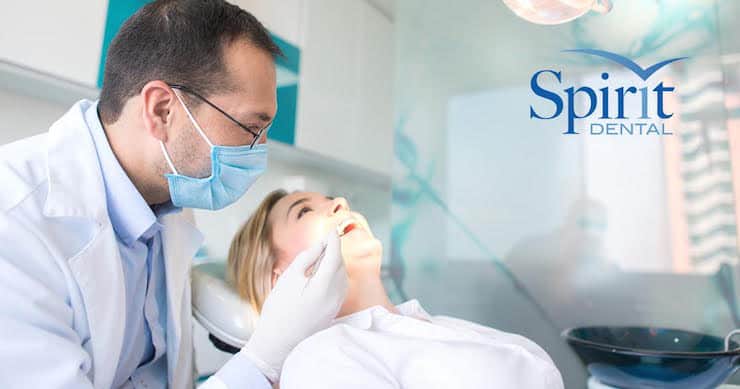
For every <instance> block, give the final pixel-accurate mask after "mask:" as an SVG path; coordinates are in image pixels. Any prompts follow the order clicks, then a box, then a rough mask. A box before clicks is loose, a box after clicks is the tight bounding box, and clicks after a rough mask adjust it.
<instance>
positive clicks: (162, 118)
mask: <svg viewBox="0 0 740 389" xmlns="http://www.w3.org/2000/svg"><path fill="white" fill-rule="evenodd" d="M174 93H175V91H173V90H172V88H170V87H169V85H167V84H166V83H165V82H163V81H160V80H154V81H149V82H147V83H146V84H145V85H144V87H142V88H141V93H140V94H139V96H140V97H141V104H142V110H141V118H142V122H143V123H144V128H145V129H146V131H147V132H148V133H149V134H150V135H151V136H153V137H154V138H156V139H158V140H160V141H162V142H165V143H166V142H167V131H168V129H169V128H170V127H172V118H173V115H172V112H173V110H172V108H173V105H174V104H176V103H177V97H176V96H175V95H174Z"/></svg>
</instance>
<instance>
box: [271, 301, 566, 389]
mask: <svg viewBox="0 0 740 389" xmlns="http://www.w3.org/2000/svg"><path fill="white" fill-rule="evenodd" d="M398 310H399V311H400V314H395V313H391V312H389V311H388V310H387V309H385V308H383V307H379V306H376V307H373V308H369V309H366V310H364V311H361V312H357V313H355V314H352V315H349V316H346V317H343V318H341V319H338V320H336V321H335V323H334V325H333V326H332V327H330V328H328V329H326V330H324V331H321V332H319V333H317V334H315V335H314V336H312V337H310V338H308V339H306V340H304V341H303V342H301V343H300V344H299V345H298V346H297V347H296V348H295V349H294V350H293V352H292V353H291V354H290V356H289V357H288V359H287V361H286V362H285V365H284V367H283V376H282V378H281V381H280V388H281V389H294V388H305V389H311V388H317V389H318V388H322V389H339V388H342V389H344V388H367V389H382V388H403V389H416V388H419V389H422V388H424V389H436V388H439V389H443V388H444V389H452V388H506V389H512V388H525V389H540V388H541V389H561V388H563V381H562V378H561V376H560V373H559V372H558V370H557V368H556V367H555V364H554V363H553V362H552V360H551V359H550V357H549V356H548V355H547V353H546V352H545V351H544V350H543V349H542V348H540V347H539V346H537V345H536V344H535V343H533V342H532V341H530V340H528V339H526V338H524V337H522V336H519V335H514V334H509V333H505V332H502V331H498V330H494V329H492V328H488V327H484V326H481V325H478V324H475V323H471V322H468V321H465V320H460V319H454V318H450V317H444V316H434V317H433V316H430V315H429V314H428V313H426V312H425V311H424V309H423V308H422V307H421V306H420V305H419V302H418V301H416V300H411V301H408V302H406V303H403V304H401V305H399V306H398Z"/></svg>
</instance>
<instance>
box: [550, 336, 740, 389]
mask: <svg viewBox="0 0 740 389" xmlns="http://www.w3.org/2000/svg"><path fill="white" fill-rule="evenodd" d="M563 337H564V338H565V339H566V341H567V342H568V344H569V345H570V346H571V347H572V348H573V349H574V350H575V352H576V354H578V357H579V358H580V359H581V361H582V362H583V363H584V364H585V365H586V368H587V369H588V372H589V374H591V375H592V376H593V377H594V378H596V379H597V380H598V381H599V382H601V383H603V384H605V385H608V386H613V387H616V388H621V389H644V388H668V389H705V388H706V389H709V388H715V387H717V386H718V385H721V384H722V383H723V382H725V380H727V378H729V377H730V376H731V375H732V374H733V373H735V371H736V370H737V368H738V364H739V363H740V345H738V343H736V342H733V341H730V342H729V348H728V350H725V340H724V339H723V338H720V337H716V336H711V335H706V334H701V333H697V332H690V331H682V330H676V329H668V328H652V327H581V328H572V329H569V330H566V331H564V332H563Z"/></svg>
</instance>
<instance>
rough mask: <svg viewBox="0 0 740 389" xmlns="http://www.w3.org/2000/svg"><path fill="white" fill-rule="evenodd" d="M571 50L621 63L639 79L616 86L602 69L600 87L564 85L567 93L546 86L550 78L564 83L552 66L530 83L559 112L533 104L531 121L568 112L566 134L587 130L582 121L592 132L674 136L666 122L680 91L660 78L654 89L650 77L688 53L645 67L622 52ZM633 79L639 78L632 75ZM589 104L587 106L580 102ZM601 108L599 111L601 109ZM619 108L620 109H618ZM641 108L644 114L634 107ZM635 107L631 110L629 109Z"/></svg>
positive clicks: (570, 51) (568, 51) (535, 74)
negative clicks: (541, 109)
mask: <svg viewBox="0 0 740 389" xmlns="http://www.w3.org/2000/svg"><path fill="white" fill-rule="evenodd" d="M563 52H565V53H577V54H584V55H590V56H596V57H601V58H604V59H606V60H608V61H611V62H613V63H616V64H619V65H621V66H622V67H624V68H625V69H627V70H629V71H630V72H631V73H634V74H635V75H636V76H637V78H638V79H639V80H641V81H640V82H639V83H633V84H628V85H620V86H619V87H616V88H615V87H614V86H613V85H608V83H607V82H606V81H608V80H609V79H610V78H609V77H610V74H609V73H608V72H602V73H601V80H602V81H604V82H602V83H601V84H602V85H599V86H595V87H594V86H579V87H576V86H569V87H567V88H564V89H562V92H563V93H564V96H561V95H560V94H559V93H558V92H556V91H553V90H548V89H546V88H545V87H543V86H542V85H543V83H544V82H548V81H549V82H550V83H552V82H556V83H557V84H560V85H562V84H563V77H562V71H559V70H558V71H556V70H552V69H543V70H539V71H537V72H535V73H534V75H532V79H531V80H530V87H531V89H532V92H533V93H534V94H535V95H536V96H538V97H540V98H542V99H544V100H547V101H549V102H551V103H552V104H553V105H554V112H553V113H552V114H551V115H545V114H542V113H541V112H537V111H536V110H535V108H534V107H533V106H531V105H530V107H529V117H530V119H533V120H534V119H537V120H553V119H556V118H559V117H560V116H561V115H563V114H564V115H565V117H566V119H567V123H568V129H567V130H566V131H564V132H563V134H566V135H577V134H580V133H581V132H582V131H585V130H584V129H583V128H582V127H583V126H579V125H578V124H579V123H580V122H579V121H584V120H585V121H587V122H588V123H589V126H588V127H589V133H590V134H591V135H635V134H637V135H672V134H673V132H671V131H670V130H669V129H667V128H666V127H665V120H667V119H669V118H671V117H672V116H673V113H670V112H666V104H665V99H666V96H668V94H670V93H673V92H674V91H675V89H676V88H675V87H673V86H668V85H664V84H663V82H662V81H661V82H659V83H658V84H657V85H655V86H653V87H651V83H649V82H648V80H649V79H650V77H651V76H652V75H654V74H655V73H656V72H657V71H658V70H660V69H662V68H663V67H665V66H666V65H669V64H671V63H674V62H677V61H681V60H684V59H686V58H688V57H677V58H671V59H667V60H665V61H661V62H658V63H656V64H654V65H650V66H648V67H646V68H643V67H641V66H640V65H638V64H637V63H635V62H634V61H632V60H631V59H629V58H626V57H623V56H621V55H619V54H615V53H611V52H608V51H603V50H596V49H570V50H563ZM630 78H632V79H633V77H630ZM579 101H580V102H585V104H579ZM598 106H600V107H601V109H600V110H598V111H597V107H598ZM614 107H616V108H614ZM635 107H639V109H638V111H639V114H636V113H635V112H629V114H628V113H627V112H626V111H634V110H635V109H634V108H635ZM629 108H631V109H629Z"/></svg>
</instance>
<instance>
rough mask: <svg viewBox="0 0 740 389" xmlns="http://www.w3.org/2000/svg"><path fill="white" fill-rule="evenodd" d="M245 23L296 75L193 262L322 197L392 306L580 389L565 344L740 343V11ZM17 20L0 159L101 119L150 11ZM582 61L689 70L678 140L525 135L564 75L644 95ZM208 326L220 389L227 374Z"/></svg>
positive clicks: (248, 5)
mask: <svg viewBox="0 0 740 389" xmlns="http://www.w3.org/2000/svg"><path fill="white" fill-rule="evenodd" d="M232 2H233V3H235V4H238V5H240V6H241V7H242V8H244V9H246V10H248V11H250V12H252V13H253V14H255V16H257V17H258V18H259V19H260V20H261V21H262V22H263V23H264V24H265V25H266V26H267V27H268V29H270V31H271V32H272V34H273V36H274V37H275V38H276V39H277V40H278V42H279V44H280V45H281V47H282V48H283V50H284V51H285V52H286V53H287V57H286V58H285V59H282V60H280V61H279V63H278V64H277V66H278V84H279V88H278V106H279V111H278V116H277V119H276V123H275V126H274V127H273V129H272V130H271V132H270V138H271V139H270V160H269V168H268V172H267V173H266V174H265V175H264V176H263V177H262V178H261V179H260V180H259V181H258V182H257V184H256V185H255V186H254V187H253V189H251V190H250V192H249V193H248V194H247V196H245V198H243V199H242V200H240V201H239V202H238V203H236V204H234V205H232V206H231V207H228V208H226V209H224V210H222V211H218V212H200V211H195V212H194V215H193V217H194V218H195V220H196V223H197V225H198V227H199V228H200V229H201V230H202V231H203V232H204V234H205V236H206V242H205V245H204V247H202V249H201V251H200V252H199V258H197V261H205V260H223V259H225V257H226V254H227V251H228V246H229V243H230V239H231V236H232V235H233V234H234V232H235V231H236V230H237V228H238V227H239V226H240V225H241V224H242V223H243V222H244V221H245V220H246V218H247V217H248V216H249V215H250V213H251V211H252V210H253V209H254V208H255V207H256V205H257V204H258V203H259V201H260V200H261V199H262V197H263V196H264V195H265V194H267V193H268V192H270V191H272V190H273V189H276V188H284V189H288V190H313V191H320V192H324V193H327V194H330V195H333V196H344V197H346V198H347V199H348V200H349V201H350V204H351V206H352V208H354V209H356V210H358V211H360V212H362V213H363V214H365V215H366V217H367V218H368V220H369V222H370V224H371V226H372V227H373V230H374V231H375V233H376V235H377V236H378V237H379V238H380V239H381V240H382V241H383V244H384V248H385V249H384V263H385V271H384V274H385V280H386V282H387V285H388V290H389V292H390V293H391V294H392V297H393V299H394V300H395V301H396V302H401V301H403V300H405V299H407V298H417V299H419V300H420V301H421V302H422V304H423V305H424V306H425V308H426V309H427V310H428V311H429V312H431V313H432V314H444V315H451V316H457V317H461V318H465V319H468V320H472V321H476V322H479V323H482V324H485V325H488V326H492V327H495V328H499V329H502V330H505V331H511V332H516V333H520V334H523V335H525V336H527V337H529V338H531V339H533V340H535V341H536V342H537V343H539V344H540V345H542V346H543V347H544V348H545V349H546V350H547V351H548V352H549V353H550V355H551V356H552V357H553V359H554V360H555V362H556V364H557V365H558V367H559V368H560V370H561V372H562V373H563V377H564V379H565V382H566V387H567V388H585V387H586V382H587V379H588V376H587V372H586V369H585V368H584V367H583V364H582V363H581V362H580V361H579V360H578V358H577V357H576V356H575V354H574V353H573V352H572V351H571V349H570V348H569V347H568V345H567V344H566V343H565V341H564V340H563V339H562V337H561V335H560V333H561V332H562V331H563V330H564V329H566V328H570V327H574V326H584V325H592V324H593V325H597V324H598V325H605V324H608V325H643V326H665V327H672V328H681V329H686V330H694V331H700V332H705V333H709V334H713V335H717V336H724V335H725V334H727V333H728V332H729V331H730V330H731V329H733V328H735V327H737V326H740V322H738V319H737V309H738V308H737V307H736V306H735V303H734V298H729V296H728V292H727V288H724V289H723V287H722V284H721V283H720V282H719V277H718V276H717V273H718V270H719V269H720V268H721V266H722V265H723V264H724V265H725V266H730V269H731V276H732V279H733V281H734V282H735V283H737V281H738V279H739V278H740V276H738V270H737V262H738V250H737V241H738V229H737V223H738V215H740V213H739V212H738V209H737V207H736V204H737V201H736V200H737V199H738V193H740V191H739V190H738V189H739V188H738V185H739V184H740V149H739V147H740V143H738V142H739V140H740V138H739V137H740V133H739V131H740V41H738V39H737V38H736V37H737V36H740V35H739V34H740V29H739V28H738V27H737V24H736V21H737V20H738V17H740V2H737V1H735V0H613V3H614V6H613V9H612V10H611V12H609V13H606V14H597V13H588V14H585V15H584V16H582V17H580V18H578V19H576V20H574V21H571V22H569V23H565V24H559V25H539V24H533V23H530V22H528V21H526V20H524V19H522V18H519V17H517V16H516V15H515V14H514V13H513V12H512V11H511V10H510V9H509V8H508V7H507V6H506V5H505V4H504V2H503V1H500V0H459V1H455V2H454V4H453V3H452V2H449V1H445V0H282V1H269V0H234V1H232ZM6 3H7V4H3V9H4V11H3V12H2V13H0V26H2V27H0V118H1V119H2V120H0V144H3V143H7V142H11V141H13V140H16V139H19V138H22V137H26V136H30V135H34V134H37V133H41V132H44V131H46V130H47V129H48V127H49V125H50V124H51V123H53V122H54V121H55V120H56V119H57V118H58V117H60V116H61V115H62V114H63V113H64V112H65V111H66V110H67V109H68V108H69V107H70V106H71V105H72V104H73V103H74V102H75V101H77V100H79V99H81V98H89V99H95V98H96V96H97V93H98V88H99V87H100V85H101V81H102V80H101V78H100V77H101V74H102V72H101V69H102V66H103V65H102V64H103V62H104V58H105V50H106V48H107V45H108V44H109V42H110V40H111V39H112V37H113V36H114V35H115V33H116V31H117V30H118V28H119V27H120V25H121V23H122V22H123V21H124V20H125V19H126V18H127V17H128V16H130V15H131V14H132V13H133V12H135V11H136V10H137V9H138V8H139V7H140V6H142V5H143V4H145V3H146V1H141V0H129V1H115V2H114V1H112V0H111V1H95V2H90V1H79V0H77V1H67V2H40V1H27V2H6ZM572 48H599V49H602V50H608V51H611V52H615V53H618V54H621V55H624V56H626V57H628V58H631V59H632V60H634V61H636V62H637V63H638V64H640V65H642V66H643V67H646V66H648V65H650V64H653V63H656V62H659V61H661V60H665V59H668V58H674V57H684V56H685V57H689V58H688V59H686V60H683V61H681V62H680V63H676V64H673V65H671V66H668V67H666V68H664V69H662V70H660V71H659V72H658V73H657V75H656V76H655V80H653V79H651V82H655V83H657V82H658V81H663V82H665V83H666V84H671V85H675V86H676V88H677V93H676V94H675V95H674V98H673V99H671V100H670V101H669V103H668V105H669V106H668V107H667V108H666V111H668V112H676V113H677V115H675V116H674V117H673V118H672V119H671V120H670V125H671V127H672V128H673V130H674V135H672V136H655V135H652V136H595V135H589V134H587V133H586V134H581V135H577V136H566V135H563V134H562V132H563V129H564V128H565V121H564V120H551V121H536V120H532V119H530V117H529V110H530V105H535V108H536V104H539V103H538V102H537V99H536V98H535V96H534V95H533V93H532V91H531V90H530V84H529V83H530V79H531V77H532V74H533V73H535V72H536V71H538V70H541V69H555V70H561V69H562V70H563V72H564V77H565V78H564V80H563V85H562V86H558V87H562V88H565V87H567V86H568V85H579V84H585V83H588V82H591V81H594V80H597V79H598V78H599V76H600V74H601V73H602V72H603V71H609V73H610V75H611V77H610V79H609V80H608V81H606V82H604V83H605V84H607V85H609V86H610V87H619V86H622V85H626V84H629V83H630V82H631V80H632V78H634V75H632V74H627V73H626V72H625V71H624V68H623V67H619V66H617V65H615V64H613V63H611V62H608V61H604V60H602V59H599V58H597V57H588V56H583V55H580V56H578V55H572V54H566V53H563V52H562V50H565V49H572ZM194 55H197V53H195V54H194ZM599 82H602V81H601V80H599ZM638 102H639V101H638ZM638 102H635V103H638ZM580 103H581V104H582V103H583V102H580ZM629 104H632V103H629ZM729 295H732V296H734V297H736V296H737V293H736V291H735V290H734V289H732V290H731V292H729ZM195 325H196V327H197V328H198V330H197V331H196V335H197V336H198V339H197V341H196V358H197V361H196V362H197V366H198V369H199V373H200V374H204V375H205V374H208V373H210V372H213V371H215V370H216V369H217V368H218V367H219V366H220V365H221V364H222V363H223V362H224V361H225V360H226V359H227V358H228V354H225V353H222V352H220V351H217V350H216V349H215V348H213V347H212V345H211V344H210V342H208V340H207V339H206V337H207V335H206V333H205V332H204V331H203V330H202V329H201V328H200V327H199V325H198V324H197V323H196V324H195Z"/></svg>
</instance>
